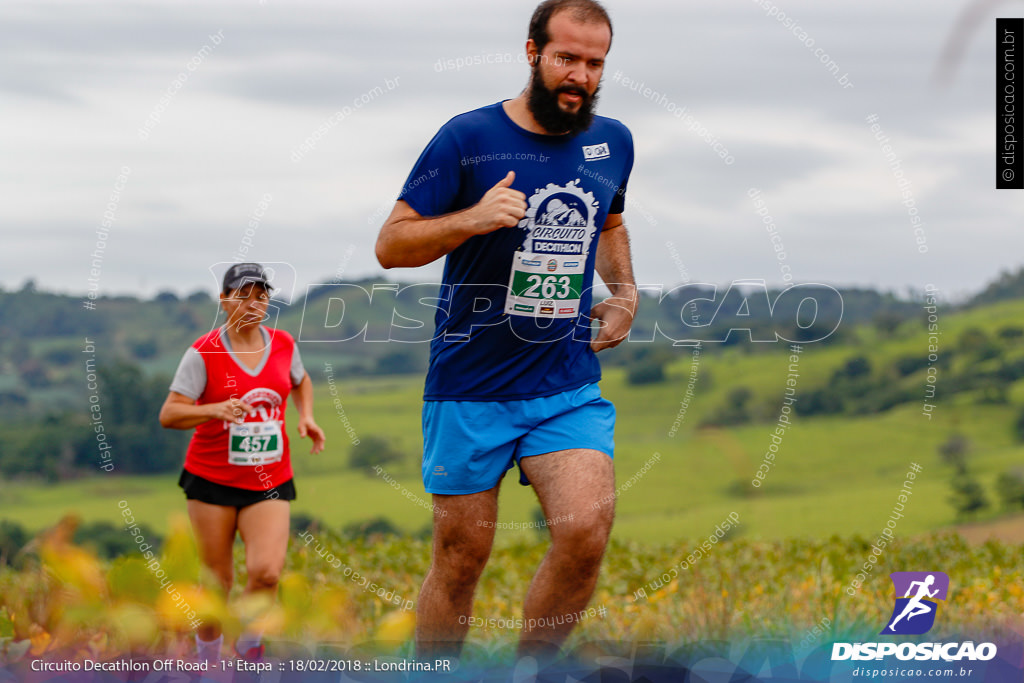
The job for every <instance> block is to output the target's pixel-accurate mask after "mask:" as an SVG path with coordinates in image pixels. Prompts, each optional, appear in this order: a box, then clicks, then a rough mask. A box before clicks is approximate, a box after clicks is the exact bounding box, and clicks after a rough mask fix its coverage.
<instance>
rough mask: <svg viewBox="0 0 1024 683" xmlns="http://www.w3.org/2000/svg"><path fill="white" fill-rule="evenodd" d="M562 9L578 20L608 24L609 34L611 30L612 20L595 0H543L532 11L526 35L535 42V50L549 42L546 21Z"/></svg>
mask: <svg viewBox="0 0 1024 683" xmlns="http://www.w3.org/2000/svg"><path fill="white" fill-rule="evenodd" d="M562 11H569V12H572V18H573V19H575V20H576V21H579V22H583V23H604V24H608V33H609V35H610V34H611V32H612V20H611V18H609V16H608V12H607V11H606V10H605V8H604V7H603V6H602V5H601V3H599V2H597V1H596V0H544V2H542V3H540V4H539V5H537V9H535V10H534V11H533V17H532V18H531V19H530V33H529V35H528V36H527V38H530V39H532V40H533V42H534V44H536V46H537V52H543V51H544V46H545V45H547V44H548V43H549V42H551V36H550V35H548V22H549V21H551V17H553V16H554V15H555V14H556V13H558V12H562ZM609 46H611V43H610V42H609Z"/></svg>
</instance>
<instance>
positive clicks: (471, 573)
mask: <svg viewBox="0 0 1024 683" xmlns="http://www.w3.org/2000/svg"><path fill="white" fill-rule="evenodd" d="M490 556H491V540H490V539H489V538H480V537H474V536H470V537H468V538H465V537H464V538H460V539H457V540H453V542H451V543H438V544H437V549H436V550H435V553H434V558H433V565H434V568H435V569H436V570H437V572H438V574H439V575H440V576H442V577H443V578H444V580H445V581H446V582H450V583H458V584H463V585H472V584H475V583H476V581H477V579H479V578H480V574H482V573H483V571H484V567H485V566H486V565H487V560H488V558H489V557H490Z"/></svg>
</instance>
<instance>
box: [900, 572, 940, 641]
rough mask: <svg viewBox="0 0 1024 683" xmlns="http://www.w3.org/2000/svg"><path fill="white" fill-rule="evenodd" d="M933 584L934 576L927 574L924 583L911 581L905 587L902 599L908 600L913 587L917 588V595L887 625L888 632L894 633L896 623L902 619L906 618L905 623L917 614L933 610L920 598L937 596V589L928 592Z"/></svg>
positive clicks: (932, 607)
mask: <svg viewBox="0 0 1024 683" xmlns="http://www.w3.org/2000/svg"><path fill="white" fill-rule="evenodd" d="M934 583H935V576H934V575H932V574H929V575H928V576H927V577H925V580H924V581H912V582H911V583H910V585H909V586H907V594H906V595H904V596H903V597H905V598H910V594H911V593H912V592H913V591H914V586H918V589H917V595H915V596H914V597H912V598H910V602H908V603H907V605H906V607H904V608H903V611H902V612H900V615H899V616H898V617H896V618H895V619H893V620H892V623H891V624H889V630H890V631H893V632H895V631H896V628H895V627H896V622H898V621H899V620H900V619H902V618H903V617H906V618H907V621H910V620H911V619H913V618H914V617H916V616H917V615H919V614H928V613H929V612H931V611H932V610H933V609H935V607H934V606H931V605H929V604H928V603H926V602H923V600H922V598H934V597H935V596H936V594H938V592H939V589H938V588H936V589H935V590H933V591H929V590H928V587H929V586H931V585H932V584H934Z"/></svg>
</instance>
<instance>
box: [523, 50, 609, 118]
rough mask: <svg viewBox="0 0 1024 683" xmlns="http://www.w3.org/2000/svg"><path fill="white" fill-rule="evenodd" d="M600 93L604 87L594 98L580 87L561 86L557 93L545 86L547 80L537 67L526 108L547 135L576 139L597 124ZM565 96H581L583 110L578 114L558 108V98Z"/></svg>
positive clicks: (534, 71)
mask: <svg viewBox="0 0 1024 683" xmlns="http://www.w3.org/2000/svg"><path fill="white" fill-rule="evenodd" d="M600 89H601V87H600V86H598V88H597V90H595V91H594V94H593V95H591V94H589V93H588V92H587V91H586V90H584V89H583V87H582V86H579V85H562V86H559V87H557V88H555V89H554V90H549V89H548V87H547V86H546V85H544V78H543V76H542V75H541V73H540V67H539V65H538V66H535V67H534V68H533V75H532V77H531V78H530V87H529V92H528V93H527V97H526V106H527V107H529V109H530V113H531V114H533V118H534V119H535V120H536V121H537V123H539V124H540V126H541V128H543V129H544V130H546V131H548V133H550V134H552V135H559V134H562V133H565V134H568V135H576V134H577V133H581V132H583V131H585V130H586V129H587V128H589V127H590V123H591V122H592V121H593V120H594V106H595V105H596V104H597V93H598V91H599V90H600ZM563 92H566V93H575V94H577V95H579V96H580V107H579V109H577V110H576V112H575V113H573V112H567V111H563V110H562V109H561V107H559V106H558V95H559V93H563Z"/></svg>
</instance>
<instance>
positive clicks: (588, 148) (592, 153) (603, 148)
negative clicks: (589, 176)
mask: <svg viewBox="0 0 1024 683" xmlns="http://www.w3.org/2000/svg"><path fill="white" fill-rule="evenodd" d="M611 155H612V153H611V150H610V149H608V143H607V142H600V143H598V144H596V145H583V160H584V161H597V160H598V159H607V158H608V157H610V156H611Z"/></svg>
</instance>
